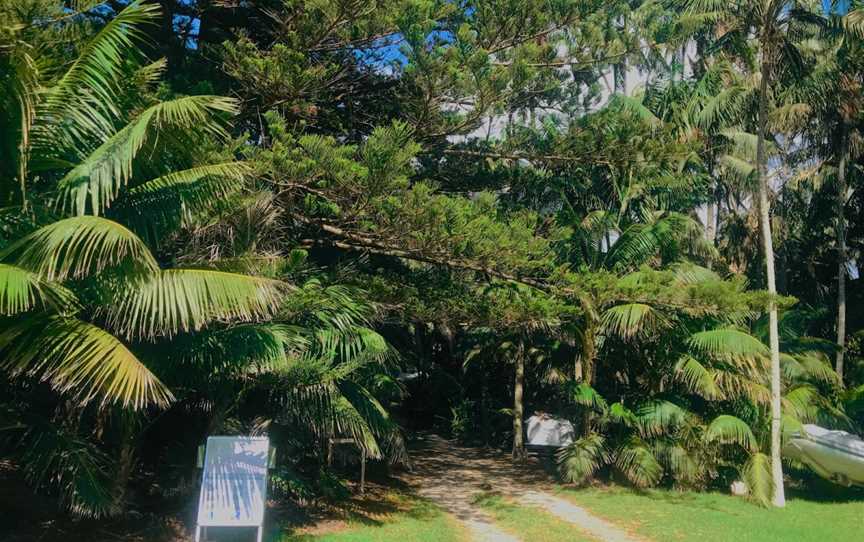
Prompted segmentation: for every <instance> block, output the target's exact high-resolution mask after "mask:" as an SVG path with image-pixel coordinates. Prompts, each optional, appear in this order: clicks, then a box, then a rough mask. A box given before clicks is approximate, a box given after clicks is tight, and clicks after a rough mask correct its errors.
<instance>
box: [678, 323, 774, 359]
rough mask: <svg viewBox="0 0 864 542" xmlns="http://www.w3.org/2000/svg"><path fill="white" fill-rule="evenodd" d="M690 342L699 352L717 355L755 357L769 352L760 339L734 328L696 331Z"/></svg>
mask: <svg viewBox="0 0 864 542" xmlns="http://www.w3.org/2000/svg"><path fill="white" fill-rule="evenodd" d="M688 343H689V344H690V347H691V348H693V349H694V350H696V351H697V352H702V353H704V354H708V355H711V356H717V357H733V358H755V357H758V356H767V355H768V354H769V351H768V347H767V346H765V345H764V344H762V342H761V341H759V339H757V338H756V337H754V336H752V335H750V334H749V333H745V332H743V331H739V330H737V329H732V328H720V329H712V330H708V331H700V332H698V333H694V334H693V335H691V336H690V339H689V340H688Z"/></svg>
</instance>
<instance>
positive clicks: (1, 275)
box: [0, 263, 76, 316]
mask: <svg viewBox="0 0 864 542" xmlns="http://www.w3.org/2000/svg"><path fill="white" fill-rule="evenodd" d="M75 303H76V301H75V294H73V293H72V292H71V291H69V290H67V289H66V288H64V287H63V286H61V285H59V284H57V283H54V282H50V281H46V280H44V279H42V278H41V277H40V276H39V275H37V274H35V273H33V272H31V271H27V270H25V269H21V268H20V267H15V266H13V265H6V264H2V263H0V316H11V315H13V314H18V313H21V312H27V311H29V310H31V309H35V308H50V309H53V310H54V311H57V312H63V311H66V310H69V309H71V308H73V307H74V306H75Z"/></svg>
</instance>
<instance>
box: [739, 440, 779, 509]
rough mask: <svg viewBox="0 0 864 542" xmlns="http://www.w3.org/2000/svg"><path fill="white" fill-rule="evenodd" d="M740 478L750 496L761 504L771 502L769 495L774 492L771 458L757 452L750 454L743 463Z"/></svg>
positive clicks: (765, 504)
mask: <svg viewBox="0 0 864 542" xmlns="http://www.w3.org/2000/svg"><path fill="white" fill-rule="evenodd" d="M741 478H742V479H743V481H744V483H745V484H747V488H748V489H749V490H750V498H752V499H753V500H754V501H756V502H757V503H759V504H760V505H762V506H768V505H769V504H770V503H771V495H773V493H774V480H773V478H772V477H771V458H770V457H768V456H767V455H765V454H763V453H761V452H757V453H754V454H752V455H750V459H748V460H747V463H745V464H744V469H743V470H742V471H741Z"/></svg>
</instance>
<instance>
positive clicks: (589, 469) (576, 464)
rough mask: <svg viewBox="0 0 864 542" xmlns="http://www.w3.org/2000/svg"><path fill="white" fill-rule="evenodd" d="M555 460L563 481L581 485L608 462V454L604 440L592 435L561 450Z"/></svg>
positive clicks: (594, 434)
mask: <svg viewBox="0 0 864 542" xmlns="http://www.w3.org/2000/svg"><path fill="white" fill-rule="evenodd" d="M556 459H557V462H558V472H559V473H560V474H561V478H563V479H564V481H566V482H570V483H573V484H583V483H585V482H587V481H588V480H590V479H591V477H592V476H593V475H594V474H595V473H596V472H597V471H598V470H599V469H600V468H601V467H603V466H604V465H605V464H606V463H608V462H609V454H608V452H607V450H606V441H605V439H604V438H603V437H602V436H600V435H598V434H596V433H592V434H590V435H588V436H586V437H582V438H580V439H578V440H576V441H574V442H572V443H571V444H568V445H567V446H565V447H563V448H561V449H560V450H559V451H558V454H557V456H556Z"/></svg>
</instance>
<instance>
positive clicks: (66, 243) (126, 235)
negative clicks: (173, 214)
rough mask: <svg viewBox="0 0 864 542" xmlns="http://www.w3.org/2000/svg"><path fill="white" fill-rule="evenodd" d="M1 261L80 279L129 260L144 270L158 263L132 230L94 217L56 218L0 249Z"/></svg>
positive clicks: (53, 276) (51, 275) (50, 276)
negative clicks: (54, 220)
mask: <svg viewBox="0 0 864 542" xmlns="http://www.w3.org/2000/svg"><path fill="white" fill-rule="evenodd" d="M0 260H3V261H6V262H12V263H14V264H15V265H18V266H21V267H23V268H25V269H28V270H30V271H33V272H34V273H37V274H39V275H40V276H42V277H45V278H47V279H48V280H64V279H66V278H70V277H71V278H80V277H83V276H86V275H90V274H92V273H98V272H101V271H103V270H104V269H106V268H108V267H114V266H118V265H120V264H122V263H124V262H127V261H128V262H130V263H132V264H134V265H135V266H137V267H138V268H140V269H141V270H143V271H154V270H156V269H158V264H157V263H156V260H155V259H154V258H153V255H152V254H150V250H149V249H148V248H147V246H146V245H145V244H144V242H143V241H142V240H141V239H139V238H138V237H137V236H136V235H135V234H134V233H132V232H131V231H129V230H128V229H126V228H125V227H124V226H122V225H120V224H118V223H117V222H112V221H111V220H107V219H104V218H99V217H95V216H79V217H73V218H67V219H64V220H58V221H57V222H52V223H51V224H48V225H47V226H43V227H41V228H39V229H38V230H36V231H34V232H33V233H30V234H29V235H26V236H24V237H23V238H21V239H20V240H19V241H17V242H15V243H13V244H12V245H10V246H9V247H7V248H6V250H4V251H3V252H0Z"/></svg>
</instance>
